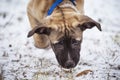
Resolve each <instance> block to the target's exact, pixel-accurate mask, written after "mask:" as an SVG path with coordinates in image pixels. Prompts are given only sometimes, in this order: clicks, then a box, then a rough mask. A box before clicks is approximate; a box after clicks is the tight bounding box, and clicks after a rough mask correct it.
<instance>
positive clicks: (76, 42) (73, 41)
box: [71, 39, 79, 44]
mask: <svg viewBox="0 0 120 80" xmlns="http://www.w3.org/2000/svg"><path fill="white" fill-rule="evenodd" d="M71 43H72V44H78V43H79V41H77V40H75V39H72V40H71Z"/></svg>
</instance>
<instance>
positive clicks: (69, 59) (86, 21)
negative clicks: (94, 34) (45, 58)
mask: <svg viewBox="0 0 120 80" xmlns="http://www.w3.org/2000/svg"><path fill="white" fill-rule="evenodd" d="M66 23H67V24H62V22H61V21H57V20H50V24H49V25H50V26H51V27H50V26H49V27H48V26H40V27H35V28H34V29H33V30H31V31H30V32H29V34H28V37H30V36H32V35H33V34H34V33H37V34H45V35H47V36H48V37H49V39H50V42H51V47H52V49H53V51H54V52H55V55H56V58H57V61H58V63H59V64H60V65H61V66H62V67H64V68H68V69H69V68H73V67H75V66H76V65H77V63H78V61H79V58H80V49H81V42H82V36H83V32H84V31H85V30H86V29H91V28H93V27H94V26H96V27H97V28H98V29H99V30H100V31H101V26H100V24H99V23H97V22H96V21H94V20H93V19H91V18H90V17H88V16H84V15H79V17H78V16H77V17H75V16H74V17H71V19H67V20H66ZM51 24H52V25H51ZM53 24H54V25H53Z"/></svg>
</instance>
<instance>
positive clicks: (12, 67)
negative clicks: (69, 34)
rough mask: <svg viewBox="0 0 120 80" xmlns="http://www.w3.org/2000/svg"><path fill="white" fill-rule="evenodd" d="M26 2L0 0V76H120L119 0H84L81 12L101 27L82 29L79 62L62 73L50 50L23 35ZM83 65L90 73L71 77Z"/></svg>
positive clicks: (49, 79) (63, 79) (67, 79)
mask: <svg viewBox="0 0 120 80" xmlns="http://www.w3.org/2000/svg"><path fill="white" fill-rule="evenodd" d="M28 2H29V0H0V80H44V79H46V80H120V0H85V7H84V9H85V14H86V15H88V16H89V17H91V18H93V19H94V20H96V21H98V22H99V23H100V24H101V26H102V30H103V31H102V32H99V31H98V30H97V29H96V28H93V29H91V30H86V31H85V32H84V40H83V43H82V50H81V53H80V54H81V59H80V62H79V64H78V66H77V67H76V68H75V69H74V71H73V73H72V74H70V75H66V74H67V73H63V75H62V76H61V69H60V67H59V65H58V63H57V61H56V59H55V56H54V53H53V52H52V50H51V49H47V50H43V49H37V48H35V47H34V42H33V39H32V38H27V33H28V31H29V30H30V25H29V21H28V17H27V14H26V7H27V3H28ZM86 69H91V70H92V71H93V72H94V73H92V74H88V75H86V76H80V77H75V75H76V74H78V73H79V72H81V71H83V70H86ZM36 75H37V78H36Z"/></svg>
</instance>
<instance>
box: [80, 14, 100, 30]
mask: <svg viewBox="0 0 120 80" xmlns="http://www.w3.org/2000/svg"><path fill="white" fill-rule="evenodd" d="M95 26H96V27H97V28H98V30H99V31H102V29H101V25H100V24H99V23H98V22H96V21H94V20H93V19H91V18H90V17H88V16H85V15H81V16H80V25H79V27H80V29H81V30H82V31H84V30H86V29H91V28H93V27H95Z"/></svg>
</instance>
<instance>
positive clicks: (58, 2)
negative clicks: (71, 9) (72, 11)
mask: <svg viewBox="0 0 120 80" xmlns="http://www.w3.org/2000/svg"><path fill="white" fill-rule="evenodd" d="M62 1H63V0H56V1H55V2H54V3H53V4H52V6H51V7H50V9H49V10H48V13H47V15H48V16H49V15H51V14H52V12H53V11H54V9H55V8H56V7H57V6H58V5H59V4H60V3H61V2H62ZM70 1H71V2H72V3H73V5H75V2H74V1H75V0H70Z"/></svg>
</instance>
